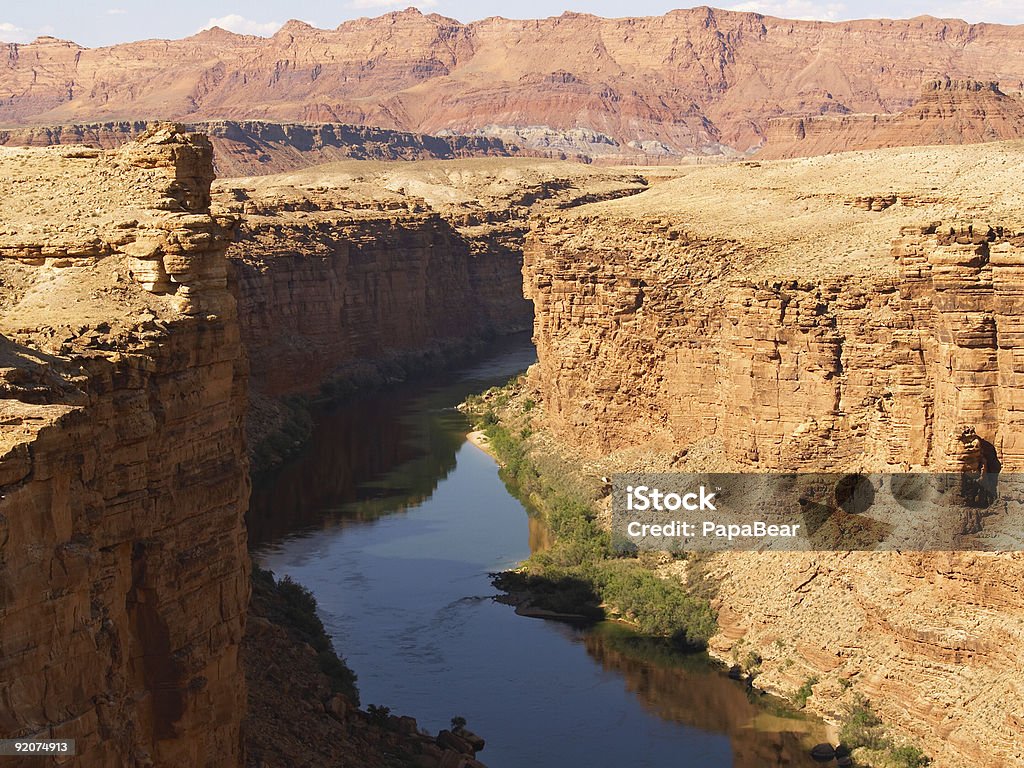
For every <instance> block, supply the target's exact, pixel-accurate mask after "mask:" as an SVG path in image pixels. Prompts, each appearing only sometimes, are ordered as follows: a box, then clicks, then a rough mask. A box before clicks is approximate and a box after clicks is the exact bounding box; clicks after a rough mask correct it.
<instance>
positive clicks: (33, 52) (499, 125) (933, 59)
mask: <svg viewBox="0 0 1024 768" xmlns="http://www.w3.org/2000/svg"><path fill="white" fill-rule="evenodd" d="M1022 39H1024V27H1020V26H1017V27H1011V26H1001V25H996V24H968V23H966V22H963V21H958V20H954V19H938V18H933V17H930V16H919V17H916V18H913V19H905V20H887V19H886V20H861V21H849V22H836V23H828V22H815V21H793V20H787V19H780V18H774V17H771V16H765V15H761V14H756V13H744V12H733V11H723V10H717V9H712V8H707V7H699V8H692V9H685V10H676V11H671V12H669V13H667V14H665V15H664V16H658V17H643V18H620V19H604V18H600V17H597V16H593V15H589V14H579V13H565V14H563V15H561V16H558V17H552V18H547V19H537V20H514V19H504V18H499V17H495V18H489V19H484V20H482V21H477V22H473V23H471V24H463V23H461V22H458V21H456V20H454V19H450V18H446V17H443V16H440V15H438V14H430V15H423V14H421V13H420V12H419V11H417V10H415V9H412V8H410V9H407V10H405V11H398V12H393V13H388V14H385V15H383V16H380V17H378V18H372V19H370V18H363V19H357V20H353V21H347V22H344V23H342V24H341V25H339V26H338V27H337V28H336V29H317V28H315V27H312V26H310V25H308V24H305V23H303V22H300V21H290V22H288V23H287V24H285V25H284V26H283V27H282V28H281V29H280V30H279V31H278V32H277V33H275V34H274V35H273V36H272V37H269V38H260V37H254V36H246V35H237V34H233V33H230V32H227V31H225V30H223V29H219V28H213V29H210V30H206V31H204V32H200V33H198V34H196V35H193V36H191V37H188V38H185V39H182V40H146V41H140V42H133V43H126V44H121V45H115V46H110V47H106V48H95V49H90V48H84V47H82V46H79V45H77V44H75V43H73V42H70V41H66V40H58V39H55V38H52V37H42V38H39V39H37V40H36V41H35V42H33V43H30V44H25V45H21V44H10V45H8V46H7V65H6V67H4V68H3V69H0V125H6V126H11V127H17V126H56V125H69V124H81V123H95V122H100V123H107V122H118V121H129V122H130V121H135V120H142V119H147V120H148V119H153V118H164V119H175V120H184V121H189V122H198V121H229V120H234V121H251V120H262V121H269V122H272V123H308V124H314V123H316V124H319V123H347V124H353V125H361V126H374V127H378V128H384V129H388V130H397V131H412V132H415V133H423V134H435V135H436V134H455V135H469V136H483V137H487V136H490V137H499V138H502V139H505V140H507V141H509V142H510V143H512V144H516V145H519V146H521V147H523V148H524V149H527V150H535V151H540V152H543V153H553V154H555V156H559V155H560V154H564V155H566V156H568V157H576V156H578V155H579V156H585V157H588V158H591V159H595V160H599V161H610V162H623V161H626V162H635V163H640V164H644V163H653V162H674V161H678V160H680V159H685V158H687V157H697V158H702V157H705V156H708V155H712V156H720V155H724V156H732V155H737V154H744V153H748V152H751V151H754V150H756V149H757V148H759V147H761V146H762V145H763V144H764V141H765V139H766V137H767V138H768V141H769V144H770V143H771V141H773V140H774V137H776V136H779V137H780V138H781V139H784V140H785V141H786V142H789V141H790V139H789V135H791V134H792V132H793V130H795V128H794V129H793V130H786V129H779V128H777V127H772V126H771V124H770V121H771V120H773V119H775V118H783V117H785V118H807V119H808V120H809V123H808V124H809V125H811V126H812V127H811V128H810V129H808V130H810V131H811V132H814V131H816V130H817V129H818V128H819V121H820V119H821V116H827V117H829V119H831V118H832V117H835V118H837V119H838V118H842V117H843V116H847V115H851V114H894V113H900V112H904V111H905V110H908V109H910V108H911V107H913V105H914V102H915V101H916V100H917V98H918V95H919V93H920V91H921V88H922V86H923V85H924V84H925V83H927V82H929V81H932V80H935V79H936V78H951V79H952V80H955V81H960V80H976V81H980V82H986V83H987V82H995V83H997V84H998V87H999V88H1000V89H1001V90H1002V92H1003V93H1005V94H1007V95H1008V97H1013V98H1016V97H1017V96H1018V95H1019V93H1020V92H1021V91H1022V90H1024V54H1022V53H1021V52H1022V51H1024V46H1022V45H1021V42H1022ZM991 125H995V126H996V127H995V128H994V129H992V130H994V131H995V133H994V134H991V135H990V133H991V132H990V131H989V130H988V127H987V128H986V131H985V132H983V133H982V136H981V137H982V138H1012V137H1013V135H1014V134H1008V133H1003V131H1010V130H1013V127H1012V123H1011V122H1009V121H1008V120H1004V119H1002V118H1000V117H999V116H998V114H997V113H993V115H992V119H991V120H990V126H989V127H991ZM780 130H781V133H780ZM958 130H959V129H958V128H957V127H956V125H955V124H953V126H951V127H950V128H949V135H948V136H945V137H943V138H942V140H943V141H944V142H945V141H952V142H955V143H960V142H962V141H975V140H977V138H978V137H977V135H976V134H975V133H974V132H973V129H969V128H967V129H965V134H964V135H963V136H960V135H959V133H958ZM930 135H933V136H934V135H937V134H936V133H935V132H932V133H931V134H930ZM801 146H802V147H803V148H804V149H811V148H812V146H813V144H812V143H809V142H801ZM844 148H847V149H852V148H855V147H852V146H845V147H844ZM801 151H803V150H801ZM282 170H283V169H282Z"/></svg>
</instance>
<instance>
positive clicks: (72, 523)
mask: <svg viewBox="0 0 1024 768" xmlns="http://www.w3.org/2000/svg"><path fill="white" fill-rule="evenodd" d="M212 178H213V165H212V149H211V146H210V144H209V142H208V141H207V140H206V139H205V138H202V137H198V136H193V135H185V134H182V133H180V132H179V131H178V130H176V129H175V128H173V127H160V128H158V129H155V130H153V131H152V132H150V133H148V134H146V135H145V136H143V137H142V139H141V141H140V142H139V143H137V144H132V145H129V146H126V147H124V148H122V149H120V150H117V151H113V152H101V151H98V150H64V149H60V150H54V151H47V152H40V151H36V150H15V149H0V210H2V214H0V222H2V223H0V284H2V291H0V334H2V335H0V736H3V737H5V738H7V737H13V736H40V737H52V738H68V739H75V740H76V742H77V749H78V754H79V757H77V758H76V759H75V765H82V766H111V765H123V766H182V765H194V766H211V768H212V766H231V765H241V763H242V746H241V733H240V724H241V721H242V718H243V716H244V711H245V686H244V682H243V677H242V672H241V669H240V666H239V658H238V652H239V643H240V641H241V637H242V630H243V624H244V617H245V610H246V604H247V601H248V595H249V586H248V585H249V581H248V557H247V554H246V536H245V529H244V525H243V514H244V511H245V508H246V504H247V501H248V494H249V486H248V462H247V458H246V453H245V444H244V435H243V416H244V409H245V402H246V375H245V365H244V360H243V355H242V351H241V346H240V343H239V332H238V324H237V317H236V310H235V301H234V299H233V297H232V295H231V294H230V292H229V290H228V271H227V260H226V258H225V248H226V246H227V244H228V242H229V240H230V239H231V229H232V227H233V226H234V223H233V222H232V221H231V220H227V219H223V218H216V217H214V216H212V215H211V214H210V211H209V204H210V195H209V190H210V183H211V180H212Z"/></svg>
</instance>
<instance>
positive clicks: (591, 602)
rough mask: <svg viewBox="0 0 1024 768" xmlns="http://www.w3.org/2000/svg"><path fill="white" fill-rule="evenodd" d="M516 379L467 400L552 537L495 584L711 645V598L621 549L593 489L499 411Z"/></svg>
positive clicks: (549, 604)
mask: <svg viewBox="0 0 1024 768" xmlns="http://www.w3.org/2000/svg"><path fill="white" fill-rule="evenodd" d="M516 384H517V381H516V380H513V381H512V382H510V385H509V386H508V387H505V388H503V389H492V390H489V391H488V392H486V393H484V395H483V396H479V397H473V398H469V399H468V400H467V406H468V407H469V411H470V413H471V414H472V416H473V417H474V423H475V427H476V428H477V429H481V430H483V431H484V433H485V434H486V435H487V436H488V438H489V440H490V447H491V450H493V452H494V454H495V455H496V456H497V458H498V460H499V462H500V463H501V464H502V475H503V478H504V479H505V481H506V483H507V484H508V485H509V488H510V490H511V491H512V492H513V493H514V494H515V495H516V496H517V497H518V498H520V499H521V500H522V501H523V502H524V503H525V504H526V505H527V507H528V508H529V509H531V510H532V511H533V513H534V514H537V515H539V516H540V517H541V518H542V519H543V520H544V522H545V523H546V525H547V527H548V528H549V530H550V531H551V533H552V535H553V540H554V543H553V545H552V546H551V547H550V548H549V549H548V550H546V551H544V552H539V553H536V554H534V555H533V556H532V557H531V558H530V559H529V560H527V561H526V563H525V564H524V565H523V568H522V569H521V570H520V571H518V572H516V573H515V574H502V575H501V576H500V577H499V578H498V579H497V581H496V584H497V585H498V586H499V587H500V588H502V589H506V590H507V591H509V592H513V593H515V592H527V593H529V594H530V598H531V602H532V603H534V604H535V605H537V606H539V607H542V608H546V609H548V610H552V611H556V612H559V613H571V614H576V615H580V616H585V617H588V618H594V619H598V618H601V617H603V616H604V615H605V611H604V610H602V607H605V608H607V609H608V611H610V612H613V613H615V614H617V615H619V616H620V617H622V618H624V619H626V620H627V621H629V622H631V623H632V624H634V625H635V626H636V627H637V628H639V629H640V630H641V631H642V632H644V633H646V634H649V635H654V636H660V637H666V638H671V640H672V641H673V644H674V645H676V646H677V647H680V648H686V649H699V648H703V647H705V646H706V644H707V641H708V639H709V638H710V637H711V635H713V634H714V632H715V631H716V620H715V615H714V611H713V610H712V608H711V604H710V602H709V601H708V599H707V598H706V597H705V596H697V595H694V594H691V593H690V592H688V591H687V590H686V589H685V588H683V587H682V585H680V584H678V583H675V582H672V581H668V580H665V579H662V578H659V577H658V576H657V575H656V574H655V573H654V572H653V571H652V570H651V569H650V567H649V566H648V565H647V563H646V562H644V561H641V560H640V559H638V558H636V557H619V556H617V555H616V554H615V553H614V552H613V550H612V546H611V537H610V535H609V533H608V532H607V531H606V530H604V529H603V528H602V527H601V526H600V525H599V524H598V522H597V519H596V515H595V511H594V503H593V502H594V495H593V492H592V491H591V492H590V493H588V492H587V489H585V488H582V487H579V485H578V481H574V479H573V478H571V477H570V476H568V475H567V474H566V473H564V472H559V471H557V470H556V471H548V470H547V468H545V469H544V470H542V469H541V468H540V467H539V466H538V464H537V463H536V461H535V460H534V458H533V457H532V456H531V455H530V453H529V452H528V451H527V449H526V447H525V445H524V443H523V439H525V437H526V436H528V435H529V434H530V432H529V431H528V430H527V429H526V428H523V427H521V426H520V424H518V423H517V424H509V425H506V424H504V423H502V419H501V415H500V414H502V413H503V412H504V410H506V408H507V406H508V405H509V403H510V399H511V395H512V392H513V389H514V387H515V386H516ZM535 406H536V403H533V402H532V401H530V400H526V401H525V402H524V404H523V406H522V407H521V408H518V409H514V410H517V411H518V412H520V413H525V412H530V411H532V410H533V409H534V407H535ZM508 410H513V409H508ZM517 435H518V436H519V437H517ZM520 438H523V439H520Z"/></svg>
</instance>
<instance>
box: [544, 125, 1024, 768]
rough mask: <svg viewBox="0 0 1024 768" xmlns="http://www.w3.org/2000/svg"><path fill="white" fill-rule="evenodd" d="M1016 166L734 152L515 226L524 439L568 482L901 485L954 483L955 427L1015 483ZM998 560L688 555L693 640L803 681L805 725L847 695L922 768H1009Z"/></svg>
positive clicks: (1014, 713)
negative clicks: (695, 566) (840, 479)
mask: <svg viewBox="0 0 1024 768" xmlns="http://www.w3.org/2000/svg"><path fill="white" fill-rule="evenodd" d="M1022 165H1024V143H1021V142H1019V141H1018V142H1006V143H995V144H985V145H974V146H965V147H957V148H955V149H952V148H938V147H936V148H912V149H896V150H878V151H873V152H851V153H844V154H839V155H834V156H830V157H819V158H809V159H799V160H791V161H784V162H774V163H763V164H762V163H758V162H746V163H736V164H731V165H728V166H718V167H713V168H691V169H689V171H688V172H686V173H685V174H684V175H683V176H682V177H680V178H678V179H675V180H668V181H664V182H662V183H660V184H657V185H654V186H653V187H652V188H651V190H650V191H648V192H646V193H644V194H643V195H640V196H638V197H634V198H630V199H624V200H618V201H611V202H605V203H599V204H595V205H588V206H584V207H581V208H578V209H574V210H573V211H570V212H564V213H563V212H559V213H556V214H551V215H548V216H545V217H538V218H537V220H535V222H534V224H533V227H532V229H531V232H530V235H529V238H528V240H527V246H526V252H525V257H524V276H525V286H526V295H527V297H528V298H530V299H532V300H533V302H534V306H535V313H536V320H535V331H534V334H535V342H536V345H537V350H538V359H539V362H538V364H537V365H536V366H534V367H533V368H532V369H531V372H530V377H529V382H528V384H527V391H528V392H529V394H530V396H531V397H533V398H534V399H535V400H536V401H537V402H538V403H539V404H540V405H539V407H540V408H542V413H543V415H542V416H541V417H538V419H537V422H536V423H538V424H543V425H544V432H545V433H546V434H545V436H544V437H541V438H535V440H546V444H547V445H548V447H549V449H553V450H555V451H557V452H559V453H561V454H562V455H563V456H565V457H566V460H567V461H568V462H569V463H570V464H571V465H572V466H575V467H578V468H579V471H580V472H582V473H584V474H585V475H586V476H592V477H601V476H602V475H607V474H611V473H612V472H614V471H626V470H628V471H644V470H648V471H649V470H662V471H671V470H678V471H696V472H706V471H756V472H765V471H773V470H774V471H777V470H786V471H793V470H806V471H810V470H836V471H890V472H891V471H915V470H916V471H926V470H955V469H956V468H958V467H959V466H960V461H961V460H962V459H963V456H964V453H965V451H966V448H965V446H964V443H963V442H962V441H961V440H960V439H959V438H960V435H961V434H962V431H963V429H964V428H965V427H973V428H974V429H975V430H976V431H977V435H978V436H979V437H980V438H981V439H982V440H984V441H988V442H989V443H990V444H991V445H992V446H993V448H994V450H995V452H996V454H997V455H998V458H999V460H1000V461H1001V462H1002V467H1003V470H1004V471H1010V472H1014V471H1020V470H1021V469H1022V468H1024V400H1022V399H1021V392H1022V390H1024V368H1022V366H1021V342H1022V332H1024V325H1022V320H1021V317H1020V309H1021V307H1022V306H1024V223H1022V221H1021V210H1022V207H1021V206H1022V203H1024V200H1022V199H1021V195H1020V192H1019V191H1018V190H1017V188H1016V186H1015V185H1014V182H1013V181H1012V179H1014V178H1016V177H1017V176H1018V175H1019V174H1020V172H1021V168H1022ZM607 502H608V500H607V498H606V499H605V512H606V513H607ZM1006 503H1008V504H1020V503H1021V500H1020V499H1017V498H1013V499H1007V501H1006ZM1022 568H1024V559H1022V558H1021V555H1020V553H999V554H995V553H988V554H984V553H977V552H952V553H951V552H941V553H939V552H932V553H910V552H903V553H896V552H893V553H847V552H843V553H839V552H835V553H829V552H814V553H799V554H781V553H774V554H773V553H740V552H734V553H730V554H728V555H717V556H712V557H711V558H709V559H708V560H706V561H705V562H702V563H701V571H702V572H703V573H705V574H710V578H711V579H712V581H713V582H714V583H715V584H716V590H717V593H716V598H715V605H716V607H717V609H718V614H719V624H720V631H719V634H718V635H717V636H716V637H715V638H713V639H712V643H711V650H712V652H713V653H714V654H716V655H718V656H719V657H721V658H723V659H729V658H730V656H731V657H732V658H735V657H736V654H737V653H746V652H748V651H750V650H754V651H756V652H757V653H758V654H759V655H760V657H761V658H762V664H761V671H760V673H759V676H758V681H759V684H761V685H765V686H766V687H768V688H770V689H775V690H778V691H781V692H784V693H789V694H792V693H793V692H794V691H796V690H797V689H798V688H799V687H800V686H801V684H802V683H803V684H809V685H810V686H811V689H812V690H813V696H812V697H811V699H810V701H809V705H810V706H813V707H816V708H817V709H818V711H821V712H823V713H824V714H826V715H827V716H830V717H839V716H840V714H841V712H842V707H843V706H844V701H849V697H850V696H852V695H854V693H855V692H860V693H862V694H865V695H867V696H869V697H870V699H871V701H872V703H873V704H874V705H875V707H876V708H877V711H878V712H879V713H880V715H881V716H882V718H883V719H884V720H885V721H886V722H887V723H891V724H892V725H893V726H895V727H896V728H897V730H898V731H899V732H900V733H901V734H903V735H904V736H906V737H909V738H912V739H913V740H914V741H915V743H917V744H919V745H920V746H921V747H922V748H923V749H924V751H925V752H926V753H928V754H930V755H932V756H933V757H934V758H935V760H936V763H937V764H940V765H944V766H965V767H966V766H993V767H994V766H1002V765H1018V764H1021V762H1022V760H1024V754H1022V752H1021V747H1020V743H1021V739H1020V736H1021V728H1022V723H1024V720H1022V719H1021V713H1020V712H1019V708H1018V706H1017V702H1020V701H1021V700H1022V693H1024V687H1022V686H1024V682H1022V680H1021V679H1020V676H1019V668H1018V665H1017V662H1016V661H1015V660H1016V659H1018V658H1019V656H1020V654H1021V652H1022V644H1024V620H1022V619H1021V616H1022V609H1024V602H1022V599H1021V592H1020V589H1019V582H1020V578H1021V574H1022ZM683 571H684V573H683V575H682V576H680V574H679V573H678V571H676V570H671V569H667V570H666V571H665V574H664V575H665V576H666V578H683V579H684V580H685V579H686V575H685V571H686V569H685V567H684V569H683ZM766 574H770V578H766ZM741 649H742V650H741ZM808 681H810V683H808Z"/></svg>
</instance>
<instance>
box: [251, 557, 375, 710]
mask: <svg viewBox="0 0 1024 768" xmlns="http://www.w3.org/2000/svg"><path fill="white" fill-rule="evenodd" d="M252 584H253V604H254V605H258V607H259V614H261V615H262V616H264V617H265V618H266V619H267V620H269V621H272V622H273V623H275V624H279V625H281V626H283V627H284V628H285V629H287V630H288V632H289V634H291V635H292V637H294V638H296V639H297V640H299V641H300V642H303V643H307V644H309V645H310V646H312V648H313V650H315V651H316V654H317V664H318V666H319V667H320V671H321V672H323V673H324V674H325V675H326V676H327V678H328V679H329V680H330V684H331V690H332V691H333V692H335V693H340V694H342V695H344V696H345V697H346V698H348V699H349V701H351V702H353V703H354V704H356V705H357V706H358V704H359V690H358V689H357V688H356V674H355V672H353V671H352V670H351V669H349V668H348V666H346V664H345V661H344V660H343V659H341V658H339V657H338V656H337V654H335V652H334V647H333V645H332V644H331V638H330V637H329V636H328V634H327V631H326V630H325V629H324V625H323V622H321V621H320V617H319V616H317V613H316V598H315V597H313V593H312V592H310V591H309V590H308V589H306V588H305V587H304V586H302V585H301V584H299V583H298V582H295V581H292V579H291V578H290V577H288V576H285V577H284V578H283V579H281V580H280V581H275V579H274V574H273V572H272V571H265V570H263V569H262V568H260V567H259V566H258V565H255V564H253V567H252Z"/></svg>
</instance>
